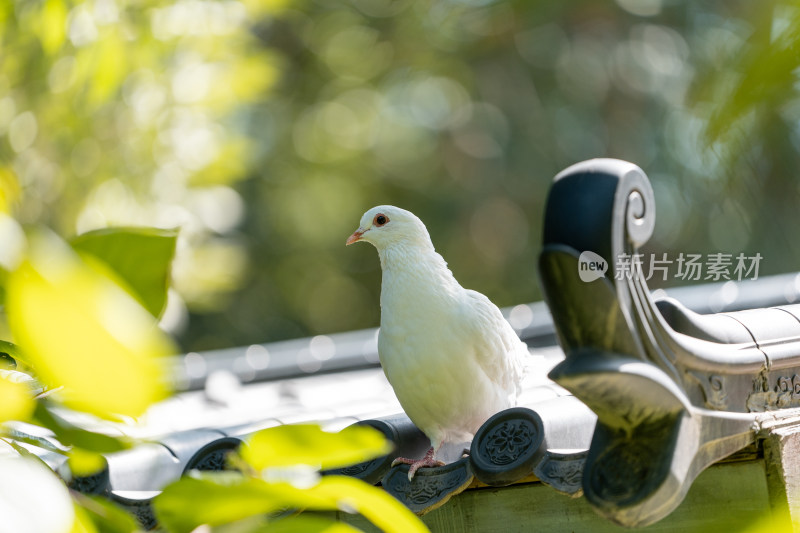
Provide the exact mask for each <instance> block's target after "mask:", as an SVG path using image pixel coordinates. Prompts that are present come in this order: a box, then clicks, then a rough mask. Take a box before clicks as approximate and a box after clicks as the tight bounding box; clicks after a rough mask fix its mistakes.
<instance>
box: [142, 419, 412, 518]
mask: <svg viewBox="0 0 800 533" xmlns="http://www.w3.org/2000/svg"><path fill="white" fill-rule="evenodd" d="M391 450H392V446H391V444H389V443H388V442H387V441H386V438H385V437H384V436H383V435H382V434H381V433H379V432H378V431H376V430H375V429H374V428H371V427H366V426H350V427H348V428H345V429H343V430H342V431H340V432H338V433H327V432H325V431H322V430H321V429H320V428H319V427H318V426H314V425H293V426H278V427H274V428H268V429H265V430H262V431H259V432H257V433H255V434H254V435H252V436H251V437H250V438H249V439H248V440H247V441H246V442H245V443H244V445H243V446H242V449H241V453H240V455H236V456H234V457H232V458H231V459H230V460H229V462H231V463H232V464H233V465H234V466H235V467H236V471H226V472H194V473H192V474H190V475H189V476H187V477H184V478H182V479H180V480H179V481H176V482H174V483H172V484H170V485H169V486H167V487H166V488H165V489H164V491H163V492H162V493H161V494H160V495H158V496H156V498H155V499H154V500H153V508H154V510H155V513H156V517H157V518H158V520H159V523H160V524H162V525H163V526H164V527H165V528H166V529H167V531H170V532H175V533H184V532H185V533H189V532H190V531H194V530H195V528H196V527H198V526H200V525H202V524H207V525H210V526H220V525H229V527H231V529H230V531H248V532H256V531H258V532H262V531H263V532H268V531H328V530H329V528H330V530H332V531H359V530H357V529H354V528H350V527H348V526H346V525H345V524H342V523H337V522H335V521H332V520H329V519H323V518H321V517H319V516H316V517H315V516H311V517H309V516H308V515H299V512H300V511H305V510H309V511H344V512H348V513H360V514H362V515H363V516H364V517H365V518H367V519H368V520H370V521H371V522H372V523H373V524H375V525H376V526H377V527H378V528H380V530H381V531H385V532H387V533H391V532H397V533H414V532H418V533H423V532H426V531H428V529H427V528H426V527H425V525H424V524H423V523H422V521H421V520H420V519H419V518H417V517H416V516H415V515H414V514H413V513H412V512H411V511H409V510H408V509H407V508H406V507H405V506H404V505H403V504H402V503H400V502H399V501H397V500H395V499H394V498H393V497H392V496H390V495H389V494H388V493H387V492H385V491H384V490H383V489H381V488H378V487H373V486H372V485H369V484H368V483H366V482H364V481H361V480H359V479H355V478H351V477H346V476H321V477H320V470H321V469H325V468H339V467H344V466H348V465H351V464H353V463H356V462H360V461H367V460H370V459H374V458H376V457H380V456H383V455H386V454H387V453H389V452H390V451H391ZM298 515H299V516H298Z"/></svg>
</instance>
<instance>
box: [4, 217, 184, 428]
mask: <svg viewBox="0 0 800 533" xmlns="http://www.w3.org/2000/svg"><path fill="white" fill-rule="evenodd" d="M7 289H8V293H7V297H6V311H7V313H8V321H9V325H10V326H11V332H12V333H13V335H14V339H15V341H16V342H17V343H18V344H20V345H21V346H24V347H25V354H26V355H27V356H28V358H29V359H30V362H31V365H32V366H33V368H34V369H35V371H36V375H37V376H38V377H39V378H40V379H41V382H42V383H43V384H46V385H47V386H49V387H54V388H55V387H59V386H63V387H64V389H62V390H61V391H59V398H60V399H61V400H63V402H64V404H65V405H66V406H68V407H71V408H74V409H78V410H81V411H86V412H90V413H93V414H96V415H98V416H102V417H106V418H113V417H116V416H117V415H129V416H134V417H135V416H139V415H141V414H142V413H143V412H144V411H145V409H147V407H148V406H149V405H150V404H151V403H153V402H156V401H159V400H161V399H163V398H165V397H166V396H167V394H168V388H167V380H166V365H165V363H164V362H165V360H166V356H167V355H169V354H171V353H173V352H174V348H173V346H172V344H171V343H170V342H169V340H168V339H167V337H166V336H165V335H164V334H163V333H162V332H161V331H160V330H159V329H158V328H157V327H156V325H155V323H154V319H153V317H152V316H150V315H149V314H148V313H147V312H146V311H145V310H144V309H143V308H142V307H141V306H140V305H139V304H138V303H137V302H136V301H135V300H134V299H133V298H132V297H131V296H130V295H129V294H127V293H126V292H125V291H124V290H123V289H122V288H120V286H119V285H117V284H115V283H114V282H113V281H112V280H111V279H109V278H108V277H105V276H102V275H100V274H98V273H97V272H96V271H95V270H93V269H91V268H89V267H88V266H87V265H86V263H85V262H83V261H81V259H80V258H79V257H78V255H77V254H75V252H73V251H72V250H71V249H70V248H69V247H68V246H65V244H64V243H63V242H62V241H61V240H60V239H58V238H57V237H56V236H54V235H52V234H50V233H43V232H42V233H38V234H34V235H32V236H31V238H30V239H29V257H28V258H27V259H26V260H25V261H23V263H22V264H21V265H20V267H19V268H17V269H16V270H14V271H13V272H12V273H11V275H10V276H9V280H8V287H7Z"/></svg>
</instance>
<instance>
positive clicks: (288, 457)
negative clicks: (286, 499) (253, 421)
mask: <svg viewBox="0 0 800 533" xmlns="http://www.w3.org/2000/svg"><path fill="white" fill-rule="evenodd" d="M390 451H392V445H391V444H390V443H389V441H387V440H386V438H385V437H384V436H383V434H381V433H380V432H379V431H377V430H376V429H374V428H371V427H368V426H349V427H347V428H345V429H343V430H342V431H340V432H338V433H329V432H327V431H323V430H322V429H321V428H320V427H319V426H316V425H303V424H298V425H285V426H277V427H273V428H267V429H264V430H261V431H259V432H257V433H255V434H254V435H253V436H252V437H250V438H249V439H248V440H247V441H246V443H245V445H244V446H243V447H242V449H241V452H240V453H241V456H242V458H243V459H244V460H245V461H246V462H247V463H248V464H250V466H252V467H253V468H255V469H256V470H263V469H265V468H270V467H283V466H291V465H310V466H313V467H315V468H318V469H321V470H327V469H331V468H339V467H343V466H348V465H352V464H355V463H360V462H362V461H368V460H370V459H374V458H375V457H380V456H383V455H386V454H387V453H389V452H390Z"/></svg>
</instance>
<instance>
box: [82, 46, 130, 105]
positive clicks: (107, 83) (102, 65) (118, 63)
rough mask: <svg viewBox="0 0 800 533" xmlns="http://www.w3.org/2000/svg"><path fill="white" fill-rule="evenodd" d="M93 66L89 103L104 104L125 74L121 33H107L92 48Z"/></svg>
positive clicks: (125, 59)
mask: <svg viewBox="0 0 800 533" xmlns="http://www.w3.org/2000/svg"><path fill="white" fill-rule="evenodd" d="M94 52H95V64H94V68H93V76H92V89H91V92H90V95H89V98H90V101H91V102H93V103H95V104H100V103H103V102H105V101H106V100H108V99H109V97H111V95H112V94H113V93H114V92H115V91H116V90H117V89H118V88H119V86H120V85H121V84H122V81H123V80H124V78H125V74H126V72H127V69H126V65H127V57H128V53H127V52H128V51H127V49H126V47H125V44H124V43H123V42H122V32H119V31H108V32H105V33H104V34H103V36H102V38H101V39H100V40H99V41H98V42H97V43H96V45H95V47H94Z"/></svg>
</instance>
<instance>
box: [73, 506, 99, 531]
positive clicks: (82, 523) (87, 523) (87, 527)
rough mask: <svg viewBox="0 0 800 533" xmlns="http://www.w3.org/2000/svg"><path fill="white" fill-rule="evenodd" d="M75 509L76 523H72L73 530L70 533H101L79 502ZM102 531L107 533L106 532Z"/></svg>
mask: <svg viewBox="0 0 800 533" xmlns="http://www.w3.org/2000/svg"><path fill="white" fill-rule="evenodd" d="M73 507H74V509H75V521H74V522H73V523H72V529H70V530H69V533H100V531H98V529H97V527H96V526H95V524H94V521H93V520H92V518H91V515H90V514H89V513H88V512H87V511H86V509H84V508H83V507H80V506H79V505H78V504H77V502H75V504H74V506H73ZM101 531H102V533H105V531H104V530H101Z"/></svg>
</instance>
